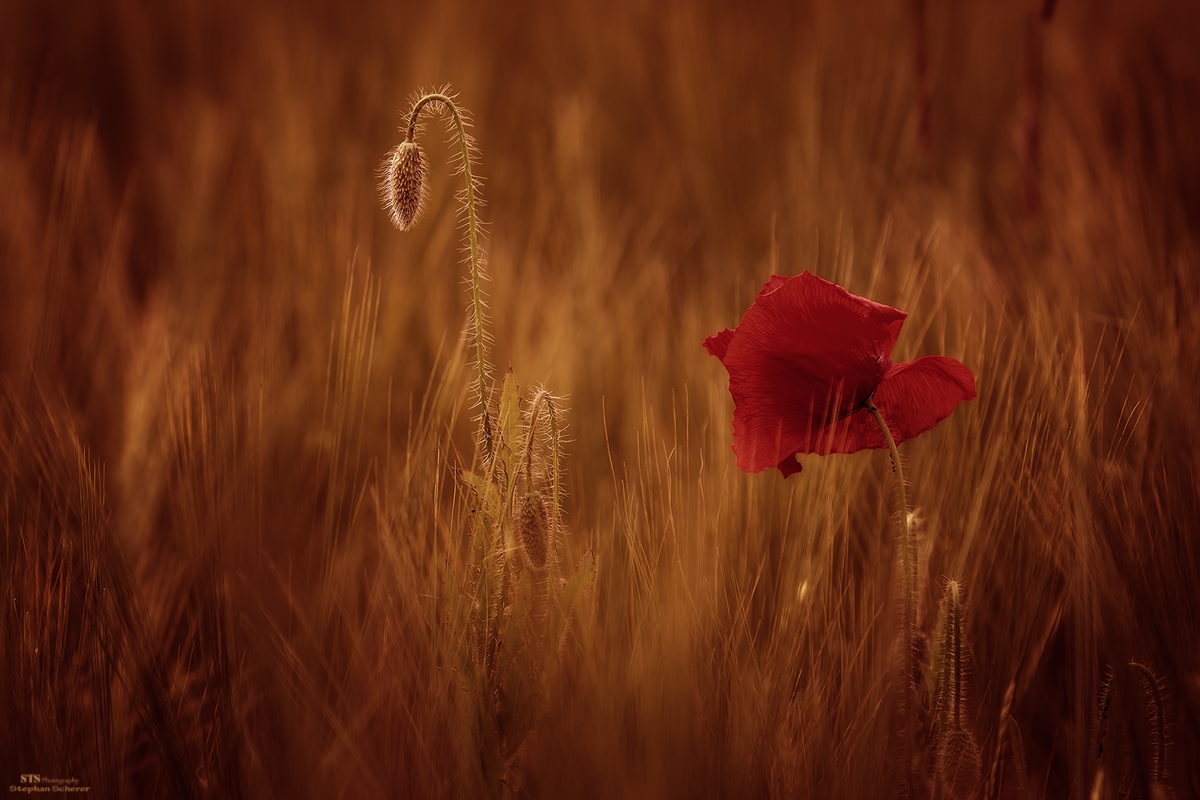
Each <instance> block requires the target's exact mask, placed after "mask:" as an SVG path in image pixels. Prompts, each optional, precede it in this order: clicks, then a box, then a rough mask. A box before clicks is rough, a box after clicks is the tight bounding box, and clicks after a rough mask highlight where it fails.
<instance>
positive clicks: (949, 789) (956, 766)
mask: <svg viewBox="0 0 1200 800" xmlns="http://www.w3.org/2000/svg"><path fill="white" fill-rule="evenodd" d="M982 771H983V759H982V757H981V756H980V754H979V745H978V744H977V743H976V742H975V737H974V736H972V735H971V732H970V731H965V730H956V731H951V732H950V733H948V734H946V735H945V736H944V737H943V738H942V741H941V743H940V744H939V745H938V758H937V774H938V780H939V781H940V782H941V784H942V786H943V787H944V788H945V789H946V794H948V795H949V796H950V797H952V798H954V800H967V798H970V797H973V796H974V794H975V791H976V790H977V789H978V788H979V778H980V774H981V773H982Z"/></svg>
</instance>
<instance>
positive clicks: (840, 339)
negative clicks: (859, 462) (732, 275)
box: [706, 272, 907, 472]
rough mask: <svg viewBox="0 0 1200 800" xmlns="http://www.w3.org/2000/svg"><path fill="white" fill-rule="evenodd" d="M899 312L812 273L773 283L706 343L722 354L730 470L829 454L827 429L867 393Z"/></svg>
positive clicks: (885, 357)
mask: <svg viewBox="0 0 1200 800" xmlns="http://www.w3.org/2000/svg"><path fill="white" fill-rule="evenodd" d="M906 316H907V315H906V314H905V313H904V312H903V311H899V310H897V309H894V308H891V307H890V306H885V305H882V304H880V303H874V302H872V301H870V300H866V299H864V298H861V297H856V296H855V295H852V294H850V293H849V292H847V291H846V290H845V289H843V288H841V287H840V286H837V285H836V284H833V283H830V282H829V281H826V280H823V279H822V278H818V277H817V276H815V275H812V274H811V273H807V272H805V273H803V274H802V275H799V276H797V277H796V278H779V277H774V278H772V279H771V281H770V282H768V283H767V285H766V286H764V287H763V291H762V292H760V293H759V295H758V297H757V298H756V299H755V301H754V304H753V305H752V306H751V307H750V309H749V310H748V311H747V312H746V314H745V316H744V317H742V322H741V324H740V325H739V326H738V328H737V330H736V335H731V336H730V337H728V338H724V332H722V333H721V334H718V335H717V337H716V339H717V340H719V341H717V342H713V343H712V344H709V343H708V342H706V346H708V347H709V352H712V353H714V355H717V352H716V350H719V349H720V347H722V346H723V347H724V348H725V353H724V357H722V358H721V361H722V363H723V364H724V365H725V368H726V369H727V370H728V371H729V391H730V394H732V395H733V401H734V412H733V430H734V436H733V447H734V452H735V453H737V456H738V466H739V467H740V468H742V469H743V470H745V471H747V472H759V471H761V470H763V469H766V468H767V467H773V466H779V465H780V463H781V462H783V461H784V460H785V459H787V458H788V457H790V456H791V455H793V454H795V453H797V452H804V453H809V452H822V451H828V447H829V444H828V443H827V442H826V441H823V440H826V439H828V436H827V435H825V430H826V429H827V428H828V427H829V426H830V425H831V424H832V423H833V422H836V421H837V420H839V419H843V418H845V417H847V416H849V415H850V414H851V413H852V412H853V411H854V409H855V407H856V406H857V405H858V404H859V403H861V402H862V401H863V400H864V399H865V398H866V397H868V396H869V395H870V394H871V393H872V392H874V391H875V389H876V387H877V386H878V385H879V382H880V381H881V380H882V379H883V376H884V375H885V374H886V373H887V370H888V368H890V367H891V359H890V357H889V356H890V353H891V349H892V346H893V344H894V343H895V341H896V336H897V335H898V334H899V332H900V326H901V325H902V324H903V323H904V319H905V317H906ZM781 471H783V470H782V469H781Z"/></svg>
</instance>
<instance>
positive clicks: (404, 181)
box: [380, 141, 428, 231]
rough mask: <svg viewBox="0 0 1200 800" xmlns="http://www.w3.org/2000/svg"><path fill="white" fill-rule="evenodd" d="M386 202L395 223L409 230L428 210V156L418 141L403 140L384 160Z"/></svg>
mask: <svg viewBox="0 0 1200 800" xmlns="http://www.w3.org/2000/svg"><path fill="white" fill-rule="evenodd" d="M380 189H381V192H382V194H383V206H384V208H385V209H386V210H387V212H388V214H390V215H391V218H392V224H393V225H395V226H396V227H397V228H399V229H400V230H402V231H407V230H409V229H410V228H412V227H413V226H414V225H416V224H417V220H418V219H419V218H420V216H421V212H422V211H424V210H425V198H426V195H427V194H428V190H427V187H426V185H425V158H424V156H423V155H422V153H421V148H420V147H419V146H418V145H417V143H416V142H408V141H406V142H401V143H400V144H399V145H397V146H396V147H395V148H394V149H393V150H392V152H391V156H390V157H389V158H388V160H387V162H385V164H384V177H383V185H382V186H381V187H380Z"/></svg>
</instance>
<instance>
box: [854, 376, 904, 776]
mask: <svg viewBox="0 0 1200 800" xmlns="http://www.w3.org/2000/svg"><path fill="white" fill-rule="evenodd" d="M863 405H864V407H865V408H866V409H867V411H869V412H871V416H872V417H874V418H875V422H876V423H878V425H879V430H881V431H883V438H885V439H886V440H887V445H888V450H889V451H891V454H892V465H893V468H894V469H895V471H896V487H897V490H898V494H899V495H900V540H899V543H898V544H899V549H900V571H901V573H902V576H903V577H902V580H903V583H902V592H903V595H904V600H903V608H904V612H903V617H902V619H901V634H902V635H903V636H904V643H903V646H904V650H903V651H902V659H903V660H902V662H901V669H902V670H903V679H904V686H903V689H902V692H901V696H900V718H901V719H902V720H903V724H904V771H905V775H906V776H907V777H906V780H907V782H908V790H909V797H911V796H912V790H913V774H912V713H913V690H914V684H913V680H912V663H911V662H912V645H913V629H914V627H915V621H914V617H915V616H916V591H917V589H916V587H917V553H916V548H915V547H914V545H913V537H912V528H911V527H910V526H909V524H908V496H907V495H906V493H905V490H904V467H903V466H902V465H901V463H900V451H899V450H897V449H896V440H895V439H894V438H893V437H892V431H891V429H889V428H888V426H887V423H886V422H884V419H883V415H882V414H880V413H879V408H878V407H877V406H876V405H875V401H874V400H872V399H871V398H870V397H868V398H867V400H866V402H865V403H864V404H863Z"/></svg>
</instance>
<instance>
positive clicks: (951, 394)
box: [871, 356, 978, 444]
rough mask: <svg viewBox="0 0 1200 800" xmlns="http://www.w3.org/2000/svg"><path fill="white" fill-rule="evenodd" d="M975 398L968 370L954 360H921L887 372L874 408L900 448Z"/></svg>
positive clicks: (928, 358) (935, 358)
mask: <svg viewBox="0 0 1200 800" xmlns="http://www.w3.org/2000/svg"><path fill="white" fill-rule="evenodd" d="M976 397H978V394H976V392H975V376H974V375H972V374H971V370H969V369H967V368H966V367H965V366H963V365H962V364H961V363H960V362H958V361H956V360H954V359H953V358H948V357H946V356H924V357H922V358H918V359H917V360H916V361H912V362H908V363H904V364H896V365H894V366H893V367H892V368H891V369H890V370H888V373H887V375H885V376H884V378H883V381H882V382H881V383H880V384H879V389H878V390H877V391H876V392H875V405H876V406H878V407H879V412H880V413H881V414H882V415H883V419H884V421H886V422H887V424H888V428H889V429H891V431H892V436H893V438H895V440H896V444H899V443H900V442H903V441H905V440H907V439H911V438H913V437H914V436H917V435H919V434H922V433H924V432H925V431H928V430H931V429H932V428H933V427H934V426H935V425H937V424H938V423H939V422H941V421H942V420H944V419H945V418H946V417H948V416H950V412H952V411H954V408H955V406H957V405H958V404H959V403H961V402H964V401H966V400H974V399H975V398H976ZM871 421H872V423H874V420H871Z"/></svg>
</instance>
